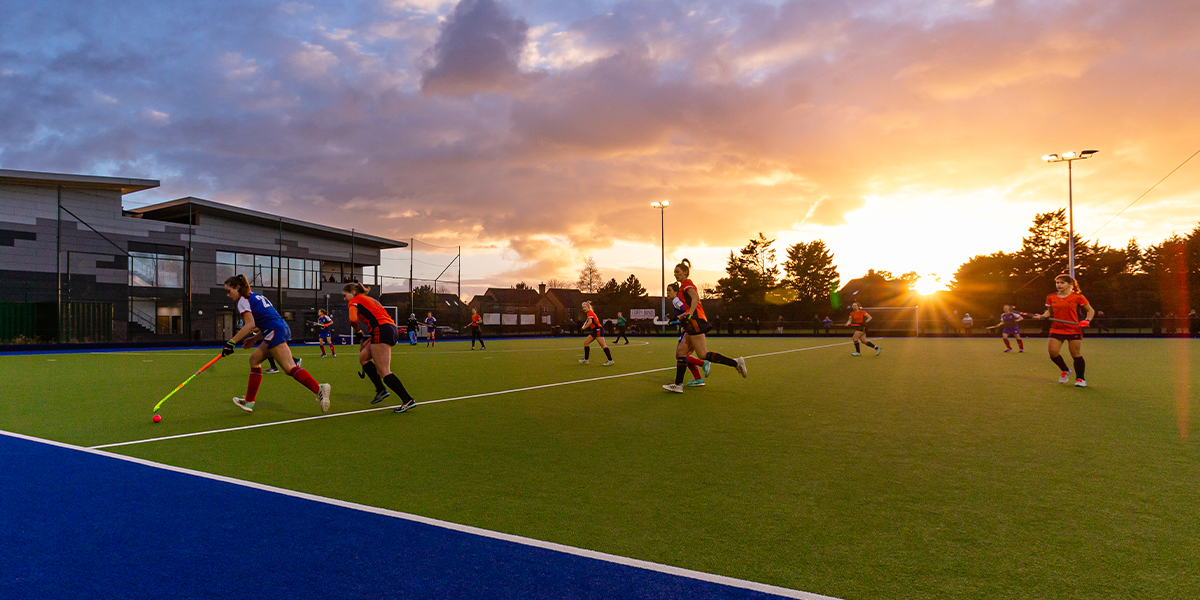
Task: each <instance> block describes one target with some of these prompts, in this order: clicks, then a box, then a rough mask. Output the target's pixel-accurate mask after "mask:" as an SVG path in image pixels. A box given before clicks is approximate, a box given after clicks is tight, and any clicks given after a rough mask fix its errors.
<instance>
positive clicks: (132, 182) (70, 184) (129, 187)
mask: <svg viewBox="0 0 1200 600" xmlns="http://www.w3.org/2000/svg"><path fill="white" fill-rule="evenodd" d="M0 183H15V184H22V185H35V186H38V187H58V186H60V185H61V186H63V187H65V188H86V189H89V190H116V191H119V192H121V193H122V194H132V193H133V192H140V191H142V190H148V189H151V188H156V187H158V180H157V179H131V178H128V177H101V176H98V175H71V174H67V173H42V172H39V171H13V170H11V169H0Z"/></svg>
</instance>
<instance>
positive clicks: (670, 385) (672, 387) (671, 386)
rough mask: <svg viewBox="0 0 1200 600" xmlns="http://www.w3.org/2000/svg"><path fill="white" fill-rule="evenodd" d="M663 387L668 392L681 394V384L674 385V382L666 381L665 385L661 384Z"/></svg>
mask: <svg viewBox="0 0 1200 600" xmlns="http://www.w3.org/2000/svg"><path fill="white" fill-rule="evenodd" d="M663 389H664V390H667V391H668V392H675V393H676V394H682V393H683V386H682V385H675V384H674V383H668V384H667V385H664V386H663Z"/></svg>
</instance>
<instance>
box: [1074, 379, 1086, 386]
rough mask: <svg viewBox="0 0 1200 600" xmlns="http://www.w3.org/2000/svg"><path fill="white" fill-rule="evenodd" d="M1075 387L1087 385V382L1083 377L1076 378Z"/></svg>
mask: <svg viewBox="0 0 1200 600" xmlns="http://www.w3.org/2000/svg"><path fill="white" fill-rule="evenodd" d="M1075 387H1087V382H1086V381H1084V380H1082V379H1076V380H1075Z"/></svg>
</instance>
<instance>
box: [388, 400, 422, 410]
mask: <svg viewBox="0 0 1200 600" xmlns="http://www.w3.org/2000/svg"><path fill="white" fill-rule="evenodd" d="M416 405H417V399H416V398H409V399H408V400H405V401H404V404H401V405H400V406H397V407H396V409H395V410H393V411H392V412H394V413H402V412H406V411H408V409H410V408H412V407H414V406H416Z"/></svg>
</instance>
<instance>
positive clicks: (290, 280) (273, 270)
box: [216, 252, 321, 290]
mask: <svg viewBox="0 0 1200 600" xmlns="http://www.w3.org/2000/svg"><path fill="white" fill-rule="evenodd" d="M320 272H321V261H317V260H306V259H303V258H283V259H282V261H281V260H280V258H279V257H278V256H267V255H263V254H235V253H233V252H218V253H217V281H216V283H220V284H224V283H225V280H226V279H229V278H230V277H233V276H234V275H237V274H239V273H240V274H242V275H245V276H246V279H248V280H250V286H251V287H262V288H273V287H276V286H282V287H284V288H287V289H292V290H315V289H319V288H320Z"/></svg>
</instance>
